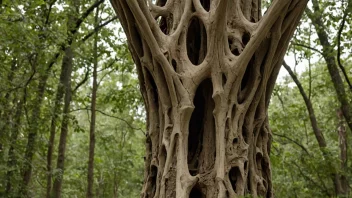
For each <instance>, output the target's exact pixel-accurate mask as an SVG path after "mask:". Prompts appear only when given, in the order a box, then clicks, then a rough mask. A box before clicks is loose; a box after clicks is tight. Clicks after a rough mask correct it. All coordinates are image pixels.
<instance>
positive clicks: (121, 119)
mask: <svg viewBox="0 0 352 198" xmlns="http://www.w3.org/2000/svg"><path fill="white" fill-rule="evenodd" d="M82 110H91V109H90V108H88V107H87V108H84V109H74V110H72V111H71V112H74V111H82ZM95 111H96V112H99V113H101V114H103V115H105V116H107V117H111V118H115V119H118V120H120V121H123V122H124V123H126V124H127V125H128V127H130V128H131V129H133V130H138V131H141V132H142V133H143V134H144V135H145V134H146V133H145V131H144V130H143V129H141V128H136V127H134V126H132V124H130V123H129V122H128V121H127V120H125V119H123V118H120V117H117V116H114V115H110V114H107V113H105V112H104V111H101V110H99V109H96V110H95Z"/></svg>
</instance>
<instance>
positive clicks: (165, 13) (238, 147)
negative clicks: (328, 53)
mask: <svg viewBox="0 0 352 198" xmlns="http://www.w3.org/2000/svg"><path fill="white" fill-rule="evenodd" d="M111 2H112V5H113V7H114V8H115V10H116V12H117V14H118V15H119V18H120V20H121V23H122V26H123V28H124V29H125V32H126V34H127V38H128V40H129V47H130V50H131V52H132V55H133V58H134V61H135V62H136V65H137V70H138V71H139V76H140V80H141V91H142V95H143V97H144V99H145V105H146V109H147V127H148V134H147V138H146V139H147V143H146V145H147V146H146V149H147V151H146V165H145V166H146V168H145V170H146V171H145V182H144V187H143V191H142V194H141V196H142V197H181V198H187V197H209V198H213V197H238V196H242V195H246V194H252V195H253V196H254V197H256V196H263V197H272V196H273V192H272V184H271V168H270V161H269V152H270V139H271V132H270V129H269V122H268V117H267V108H268V101H269V99H270V93H271V91H272V84H273V83H274V80H275V79H276V76H277V72H278V69H279V66H280V63H281V61H282V59H283V55H284V53H285V50H286V48H287V45H288V42H289V40H290V38H291V37H292V34H293V31H294V29H295V27H296V25H297V23H298V19H299V18H300V16H301V14H302V12H303V10H304V8H305V5H306V3H307V0H283V1H278V0H276V1H273V3H272V5H271V6H270V8H269V9H268V11H267V13H266V14H265V15H264V16H263V17H262V16H261V10H260V5H261V2H260V0H252V1H244V0H235V1H229V0H213V1H210V0H159V1H157V2H156V3H155V4H154V3H153V2H152V0H148V2H147V3H146V2H145V1H142V0H131V1H125V0H111Z"/></svg>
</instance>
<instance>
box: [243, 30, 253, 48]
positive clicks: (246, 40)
mask: <svg viewBox="0 0 352 198" xmlns="http://www.w3.org/2000/svg"><path fill="white" fill-rule="evenodd" d="M250 39H251V35H250V34H249V33H248V32H245V33H243V36H242V43H243V45H244V46H246V45H247V43H248V42H249V40H250Z"/></svg>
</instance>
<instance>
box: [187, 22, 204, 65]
mask: <svg viewBox="0 0 352 198" xmlns="http://www.w3.org/2000/svg"><path fill="white" fill-rule="evenodd" d="M186 42H187V55H188V58H189V60H190V61H191V62H192V63H193V65H199V64H201V63H202V62H203V60H204V58H205V56H206V54H207V31H206V30H205V27H204V24H203V22H202V21H201V20H199V19H198V18H197V17H193V18H192V19H191V20H190V24H189V27H188V30H187V41H186Z"/></svg>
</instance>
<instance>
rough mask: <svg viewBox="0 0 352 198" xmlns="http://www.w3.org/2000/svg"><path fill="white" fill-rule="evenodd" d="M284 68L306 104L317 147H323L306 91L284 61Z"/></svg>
mask: <svg viewBox="0 0 352 198" xmlns="http://www.w3.org/2000/svg"><path fill="white" fill-rule="evenodd" d="M282 65H283V66H284V67H285V69H286V70H287V71H288V73H289V74H290V76H291V78H292V80H293V81H294V82H295V83H296V85H297V87H298V90H299V92H300V93H301V95H302V97H303V100H304V102H305V104H306V107H307V110H308V114H309V119H310V122H311V125H312V128H313V131H314V135H315V137H316V139H317V141H318V144H319V147H320V148H325V147H326V142H325V138H324V135H323V134H322V132H321V130H320V129H319V127H318V121H317V119H316V116H315V113H314V109H313V105H312V103H311V101H310V100H309V98H308V96H307V94H306V92H305V91H304V89H303V86H302V84H301V83H300V82H299V80H298V78H297V76H296V74H294V73H293V71H292V70H291V68H290V66H288V65H287V63H286V62H285V61H284V62H283V64H282Z"/></svg>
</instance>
